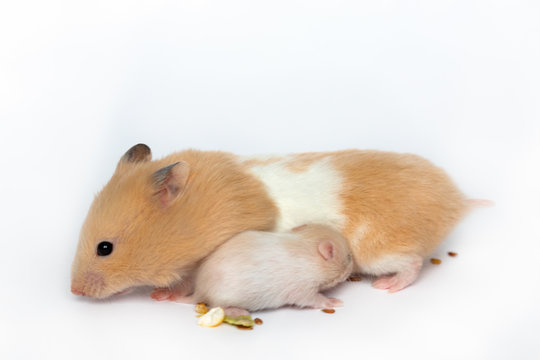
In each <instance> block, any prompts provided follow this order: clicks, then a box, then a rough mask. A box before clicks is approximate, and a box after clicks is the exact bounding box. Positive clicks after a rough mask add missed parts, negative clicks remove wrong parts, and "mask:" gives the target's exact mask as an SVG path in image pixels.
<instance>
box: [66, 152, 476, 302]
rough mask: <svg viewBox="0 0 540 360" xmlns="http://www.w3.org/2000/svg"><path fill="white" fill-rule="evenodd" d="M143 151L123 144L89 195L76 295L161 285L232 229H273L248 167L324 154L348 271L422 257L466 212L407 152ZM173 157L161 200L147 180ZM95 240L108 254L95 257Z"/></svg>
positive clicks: (293, 165)
mask: <svg viewBox="0 0 540 360" xmlns="http://www.w3.org/2000/svg"><path fill="white" fill-rule="evenodd" d="M150 158H151V154H150V149H149V148H148V147H146V146H145V145H137V146H135V147H133V148H132V149H130V151H128V153H126V155H124V157H123V158H122V159H121V161H120V162H119V164H118V167H117V169H116V171H115V173H114V175H113V176H112V178H111V180H110V181H109V183H108V184H107V185H106V186H105V187H104V188H103V190H102V191H101V192H100V193H99V194H98V195H97V196H96V198H95V200H94V203H93V204H92V206H91V208H90V211H89V213H88V217H87V219H86V221H85V223H84V225H83V228H82V231H81V236H80V241H79V246H78V250H77V254H76V257H75V260H74V263H73V267H72V289H73V292H74V293H77V294H84V295H88V296H93V297H106V296H109V295H111V294H113V293H116V292H118V291H121V290H123V289H125V288H128V287H131V286H136V285H143V284H145V285H154V286H160V287H169V286H171V285H173V284H174V283H175V282H177V281H178V280H180V279H181V278H182V277H183V276H185V275H187V274H188V273H189V272H190V271H191V270H193V269H194V267H196V266H197V263H198V262H199V261H200V260H201V259H203V258H204V257H205V256H207V255H208V254H210V253H211V252H212V251H213V250H214V249H215V248H216V247H217V246H219V245H220V244H222V243H223V242H225V241H226V240H227V239H229V238H231V237H232V236H234V235H236V234H239V233H241V232H243V231H246V230H263V231H264V230H266V231H269V230H272V229H274V226H275V224H276V219H277V217H278V215H279V209H278V208H277V207H276V203H275V202H274V201H273V200H272V199H271V198H270V197H269V195H268V192H267V189H266V188H265V185H264V184H263V183H262V182H261V181H260V180H258V179H256V178H255V177H254V176H252V175H251V174H250V173H249V168H250V167H252V166H257V165H267V164H274V163H276V162H280V161H283V160H284V159H286V161H285V167H287V168H288V169H289V170H290V171H292V172H295V173H301V172H303V171H306V170H307V169H308V168H309V167H310V166H311V165H312V164H314V163H316V162H317V161H325V163H328V162H329V163H330V164H331V166H333V168H335V170H336V171H337V173H338V174H339V177H340V179H339V184H340V189H341V190H340V192H339V193H338V194H336V196H337V197H338V198H339V200H340V201H339V204H340V206H341V208H340V209H341V210H340V212H341V213H342V214H341V215H340V216H343V217H344V220H345V221H344V225H343V226H340V228H339V229H338V230H340V231H341V232H342V233H343V235H344V236H345V237H346V238H347V239H348V241H349V243H350V247H351V250H352V252H353V255H354V260H355V264H356V271H366V272H371V273H374V274H379V273H378V272H377V271H375V270H372V271H371V270H370V266H372V265H373V264H374V263H376V262H377V261H379V260H380V259H382V258H385V257H388V256H390V257H391V256H405V257H406V256H409V255H410V256H413V257H411V259H415V258H419V257H425V256H426V255H428V254H429V253H430V252H431V251H432V250H433V249H434V248H435V247H436V246H437V245H438V244H439V243H440V242H441V241H442V239H443V238H444V237H445V236H446V235H447V234H448V233H449V231H450V230H451V229H452V227H453V226H454V225H455V224H456V223H457V221H458V220H459V219H460V218H461V217H462V216H463V215H464V214H465V212H466V210H467V205H466V201H465V198H464V196H463V195H462V193H461V192H460V191H459V190H458V189H457V188H456V186H455V185H454V184H453V183H452V181H451V180H450V179H449V177H448V176H447V175H446V174H445V173H444V172H443V171H442V170H441V169H439V168H437V167H435V166H434V165H433V164H431V163H430V162H429V161H427V160H425V159H423V158H421V157H419V156H416V155H410V154H396V153H389V152H381V151H356V150H348V151H340V152H333V153H305V154H297V155H291V156H287V157H285V158H283V157H282V158H280V157H272V158H269V159H267V160H256V159H254V160H244V161H243V162H242V161H240V160H239V159H238V158H237V157H236V156H234V155H232V154H227V153H222V152H202V151H195V150H188V151H183V152H179V153H175V154H172V155H170V156H167V157H165V158H163V159H160V160H157V161H150ZM177 162H182V164H184V165H186V166H184V167H177V169H178V171H183V172H182V173H181V176H179V178H181V179H182V180H181V182H180V183H179V186H180V187H181V188H180V192H179V195H178V197H177V198H176V195H175V193H174V194H172V195H171V194H170V193H169V198H170V199H173V200H174V201H172V202H171V201H169V200H166V201H163V199H161V201H159V200H158V199H157V197H158V196H161V195H159V194H160V192H162V190H160V191H157V190H156V187H155V184H153V183H152V179H153V177H154V178H155V174H156V172H158V171H159V172H158V173H161V172H163V169H164V168H165V167H170V166H172V165H171V164H173V165H174V164H175V163H177ZM160 169H161V170H160ZM187 169H189V172H188V170H187ZM184 183H185V184H184ZM175 189H176V188H175ZM314 196H316V194H314ZM169 198H166V199H169ZM297 225H301V224H297ZM295 226H296V225H295ZM103 240H108V241H110V242H112V243H113V245H114V251H113V252H112V254H111V255H109V256H105V257H100V256H96V246H97V244H98V243H99V242H100V241H103ZM386 268H388V267H386ZM383 270H384V269H383ZM379 272H380V271H379ZM383 272H384V271H383Z"/></svg>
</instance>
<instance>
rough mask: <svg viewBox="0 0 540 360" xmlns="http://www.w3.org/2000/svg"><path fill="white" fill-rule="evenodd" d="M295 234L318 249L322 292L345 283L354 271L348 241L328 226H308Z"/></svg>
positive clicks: (298, 228)
mask: <svg viewBox="0 0 540 360" xmlns="http://www.w3.org/2000/svg"><path fill="white" fill-rule="evenodd" d="M293 232H296V233H298V234H300V235H301V236H302V237H305V238H307V239H309V240H311V241H312V242H313V243H314V244H315V246H316V247H317V256H318V263H319V265H320V266H319V268H320V269H321V275H320V279H321V290H324V289H329V288H331V287H334V286H335V285H337V284H338V283H340V282H343V281H345V280H346V279H347V278H348V277H349V275H350V274H351V272H352V270H353V265H354V263H353V257H352V253H351V250H350V248H349V245H348V242H347V239H345V238H344V237H343V235H341V234H340V233H339V232H338V231H336V230H334V229H332V228H331V227H328V226H326V225H318V224H307V225H302V226H299V227H297V228H295V229H293Z"/></svg>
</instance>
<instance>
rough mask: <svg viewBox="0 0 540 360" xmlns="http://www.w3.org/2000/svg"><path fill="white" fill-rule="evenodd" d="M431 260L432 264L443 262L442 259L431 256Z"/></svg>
mask: <svg viewBox="0 0 540 360" xmlns="http://www.w3.org/2000/svg"><path fill="white" fill-rule="evenodd" d="M430 261H431V263H432V264H435V265H439V264H440V263H441V262H442V261H441V260H440V259H436V258H431V260H430Z"/></svg>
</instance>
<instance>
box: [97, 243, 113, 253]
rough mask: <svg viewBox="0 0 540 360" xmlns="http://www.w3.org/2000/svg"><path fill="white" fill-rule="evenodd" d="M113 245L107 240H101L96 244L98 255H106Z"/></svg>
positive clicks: (110, 251)
mask: <svg viewBox="0 0 540 360" xmlns="http://www.w3.org/2000/svg"><path fill="white" fill-rule="evenodd" d="M112 248H113V245H112V244H111V243H110V242H108V241H102V242H100V243H99V244H98V246H97V254H98V256H107V255H109V254H110V253H112Z"/></svg>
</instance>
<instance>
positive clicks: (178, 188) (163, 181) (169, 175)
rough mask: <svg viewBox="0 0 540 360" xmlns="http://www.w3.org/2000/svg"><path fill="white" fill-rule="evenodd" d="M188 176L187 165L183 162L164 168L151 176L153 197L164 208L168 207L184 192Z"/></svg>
mask: <svg viewBox="0 0 540 360" xmlns="http://www.w3.org/2000/svg"><path fill="white" fill-rule="evenodd" d="M188 176H189V164H188V163H187V162H185V161H179V162H177V163H174V164H171V165H169V166H165V167H164V168H161V169H159V170H158V171H156V172H155V173H154V174H152V183H153V186H154V196H155V197H156V198H157V199H158V200H159V202H160V203H161V205H163V206H164V207H167V206H169V205H170V204H171V203H172V202H173V201H174V200H175V199H176V198H177V197H178V195H180V193H181V192H182V191H183V190H184V187H185V185H186V182H187V179H188Z"/></svg>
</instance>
